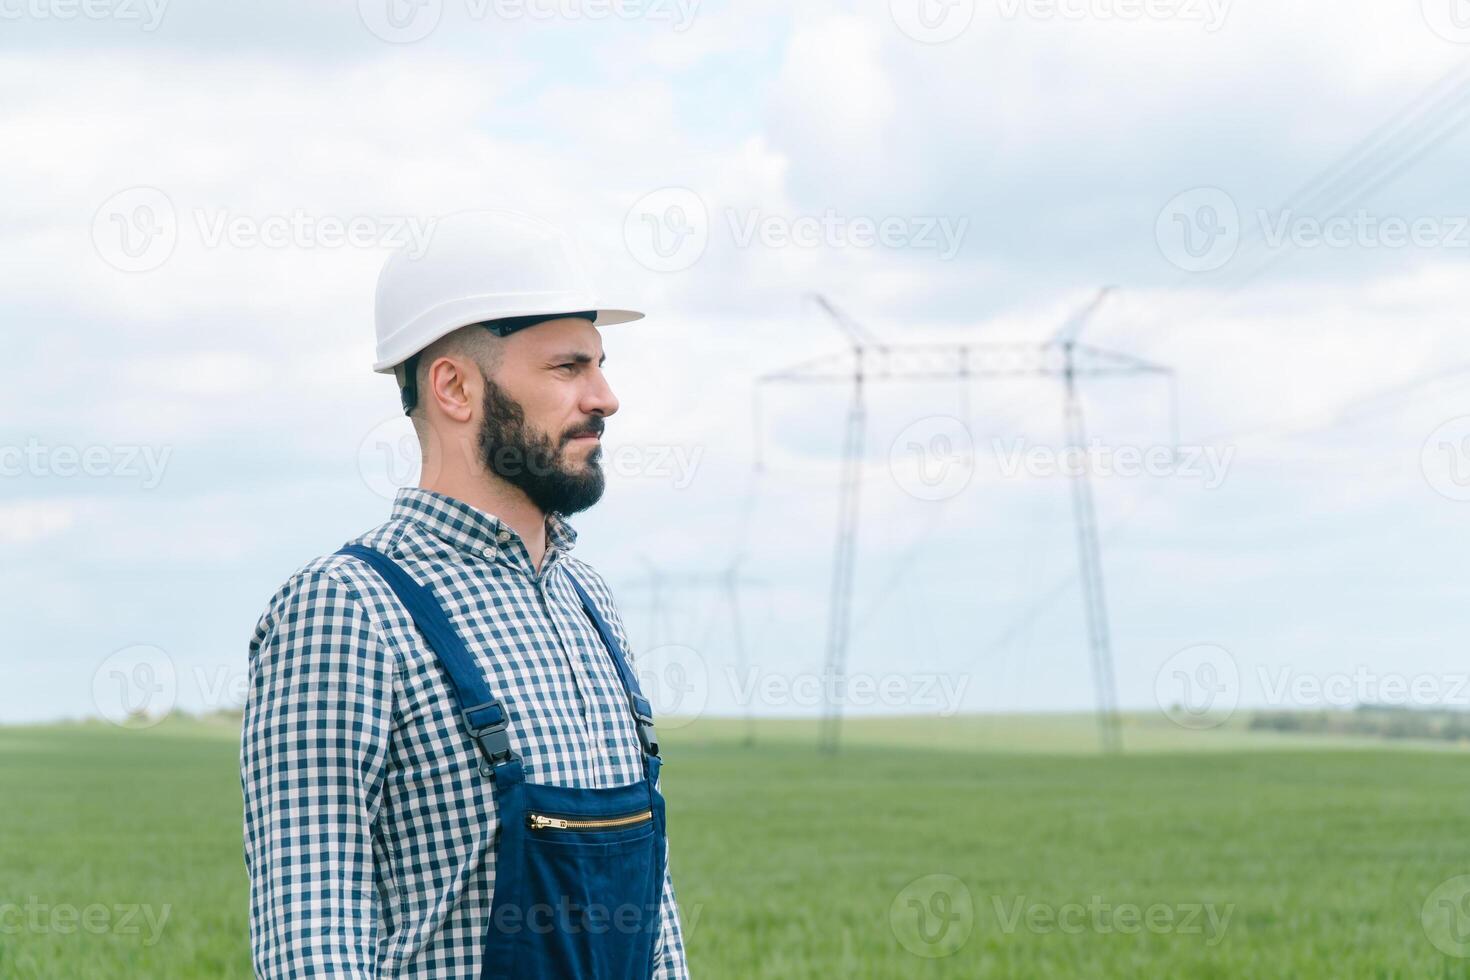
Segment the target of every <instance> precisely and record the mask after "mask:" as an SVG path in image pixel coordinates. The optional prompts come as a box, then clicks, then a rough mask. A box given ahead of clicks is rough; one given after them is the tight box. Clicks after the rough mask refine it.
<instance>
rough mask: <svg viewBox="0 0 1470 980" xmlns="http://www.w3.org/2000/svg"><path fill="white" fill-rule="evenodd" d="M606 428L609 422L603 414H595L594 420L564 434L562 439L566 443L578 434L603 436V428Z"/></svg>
mask: <svg viewBox="0 0 1470 980" xmlns="http://www.w3.org/2000/svg"><path fill="white" fill-rule="evenodd" d="M606 428H607V423H606V422H605V421H603V419H602V417H601V416H593V417H592V420H591V421H589V422H588V423H587V424H586V425H584V426H581V427H580V428H576V429H573V430H572V431H570V432H568V433H567V434H566V435H564V436H562V440H561V441H562V442H564V443H565V442H571V441H572V440H573V439H575V438H577V437H578V436H601V435H602V432H603V430H604V429H606Z"/></svg>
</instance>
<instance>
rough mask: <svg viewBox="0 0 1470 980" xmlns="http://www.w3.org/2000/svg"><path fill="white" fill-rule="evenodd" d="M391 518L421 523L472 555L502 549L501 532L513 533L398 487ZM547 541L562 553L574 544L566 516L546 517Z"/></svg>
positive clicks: (450, 502)
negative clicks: (492, 549) (490, 549)
mask: <svg viewBox="0 0 1470 980" xmlns="http://www.w3.org/2000/svg"><path fill="white" fill-rule="evenodd" d="M393 517H394V518H402V519H404V520H409V521H413V522H415V523H417V524H420V525H422V526H423V527H424V528H425V529H427V530H428V531H429V532H430V533H432V534H433V535H435V536H436V537H438V538H441V539H443V540H444V541H446V542H448V543H449V544H450V545H452V546H453V547H454V548H455V549H457V550H459V551H463V552H466V553H471V554H483V553H484V551H485V549H487V548H499V547H501V546H502V545H501V544H500V540H499V538H498V535H499V534H500V532H501V531H509V532H510V533H511V534H515V533H516V532H515V529H514V528H512V527H511V526H510V525H509V524H506V523H505V522H504V521H502V520H501V519H500V518H498V517H496V516H495V515H493V514H487V513H485V512H484V511H483V510H480V509H479V508H478V507H474V506H471V505H470V504H467V503H465V502H464V501H463V500H457V499H455V498H454V497H450V496H446V495H445V494H442V493H436V492H435V491H433V490H425V489H424V488H423V487H402V488H400V489H399V491H398V496H397V498H396V499H395V500H394V501H393ZM546 542H547V545H548V547H549V548H555V549H556V550H557V551H559V552H561V553H563V554H565V553H566V552H568V551H570V550H571V549H572V545H574V544H576V542H577V532H576V531H575V530H574V529H573V528H572V525H570V524H568V523H567V520H566V518H565V517H563V516H562V515H561V514H558V513H556V512H555V511H553V512H552V513H550V514H547V515H546Z"/></svg>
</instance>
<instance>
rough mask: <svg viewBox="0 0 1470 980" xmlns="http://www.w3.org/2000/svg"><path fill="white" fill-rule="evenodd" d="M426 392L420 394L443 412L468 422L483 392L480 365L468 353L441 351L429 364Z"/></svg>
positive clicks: (445, 414)
mask: <svg viewBox="0 0 1470 980" xmlns="http://www.w3.org/2000/svg"><path fill="white" fill-rule="evenodd" d="M426 380H427V382H428V383H427V384H426V385H425V387H426V388H427V389H428V390H427V391H426V392H420V394H419V397H420V398H426V400H427V401H430V402H432V403H433V404H434V405H435V406H436V407H437V409H438V410H439V411H440V412H441V413H443V415H444V416H445V417H446V418H448V419H450V420H452V421H455V422H468V421H470V419H471V418H472V417H473V416H474V409H475V405H476V404H478V400H479V398H480V397H481V395H482V392H481V390H480V389H481V388H482V387H483V382H482V381H481V380H480V372H479V369H478V368H477V367H476V366H475V364H474V363H473V362H472V361H471V360H470V359H469V358H467V357H457V356H452V355H448V354H446V355H444V356H442V357H436V358H434V360H433V362H432V363H431V364H430V365H429V370H428V376H427V379H426Z"/></svg>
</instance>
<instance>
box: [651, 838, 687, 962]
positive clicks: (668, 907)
mask: <svg viewBox="0 0 1470 980" xmlns="http://www.w3.org/2000/svg"><path fill="white" fill-rule="evenodd" d="M658 916H659V922H658V953H657V956H656V957H655V959H656V960H657V964H656V965H655V967H654V971H653V977H654V980H688V977H689V964H688V962H687V961H686V960H685V958H684V930H683V927H682V926H681V925H680V923H679V906H678V904H677V903H676V902H675V901H674V878H673V875H672V874H670V873H669V851H668V845H667V843H666V844H665V846H664V893H663V901H662V902H661V903H660V905H659V910H658Z"/></svg>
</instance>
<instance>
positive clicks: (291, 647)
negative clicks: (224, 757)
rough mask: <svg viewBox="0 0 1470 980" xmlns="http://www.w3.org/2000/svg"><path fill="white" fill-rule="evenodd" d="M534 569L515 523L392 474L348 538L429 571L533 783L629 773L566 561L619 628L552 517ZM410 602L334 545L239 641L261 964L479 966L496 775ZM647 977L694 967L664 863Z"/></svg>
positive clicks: (418, 968) (423, 972) (608, 674)
mask: <svg viewBox="0 0 1470 980" xmlns="http://www.w3.org/2000/svg"><path fill="white" fill-rule="evenodd" d="M546 526H547V536H548V547H547V551H546V555H545V557H544V559H543V561H542V565H541V570H540V572H539V573H538V572H537V571H536V570H535V569H534V568H533V566H532V564H531V559H530V555H529V553H528V552H527V551H526V548H525V546H524V544H523V543H522V542H521V539H520V537H519V535H517V534H516V532H515V531H513V530H511V529H510V528H509V527H508V526H507V525H504V524H502V523H501V522H500V521H499V520H497V519H496V518H495V517H492V516H491V515H489V514H486V513H485V512H483V511H481V510H478V509H476V508H474V507H471V506H470V505H468V504H465V503H462V502H461V501H458V500H455V499H453V498H451V497H446V496H444V495H442V494H437V493H433V492H431V491H427V490H422V489H418V488H410V489H405V490H401V491H400V492H399V494H398V499H397V500H396V501H395V502H394V505H393V513H392V517H391V519H390V520H389V521H388V522H387V523H385V524H383V525H381V526H379V527H377V528H376V529H374V530H372V531H370V532H368V533H367V534H365V535H363V536H362V537H360V538H357V539H355V540H356V541H357V542H360V543H362V544H366V545H369V546H371V547H374V548H377V549H378V550H380V551H382V552H384V553H385V554H387V555H390V556H392V557H393V558H394V559H395V560H397V561H398V562H399V563H400V564H402V565H403V566H404V567H405V569H406V570H407V571H408V572H409V574H410V575H411V576H412V577H413V578H414V579H416V580H417V581H420V582H424V583H427V584H428V585H429V586H430V587H431V588H432V589H433V591H434V594H435V595H436V596H437V597H438V599H439V601H440V602H441V603H443V604H444V606H445V610H446V612H447V613H448V614H449V616H450V619H451V620H452V621H453V622H454V625H455V627H456V628H457V629H458V630H459V632H460V635H461V636H462V637H463V638H464V641H465V643H466V645H467V646H469V648H470V649H471V650H472V651H483V656H482V657H481V664H482V665H483V667H484V669H485V673H486V679H487V680H488V681H489V683H490V687H491V689H492V690H493V691H494V692H495V693H496V695H497V696H498V697H499V698H500V701H501V703H502V704H504V705H505V707H506V710H507V711H508V712H509V714H510V737H511V743H512V745H513V746H514V747H515V750H516V751H517V752H518V753H520V755H521V758H522V759H523V760H524V763H525V768H526V779H527V781H529V782H533V783H546V784H554V785H562V786H576V787H588V788H600V787H608V786H620V785H624V784H627V783H632V782H636V781H637V780H639V779H641V778H643V775H644V771H643V759H642V750H641V748H640V746H639V742H638V735H637V731H636V730H635V727H634V725H633V722H632V718H631V716H630V715H629V712H628V706H627V701H626V698H625V696H624V693H623V687H622V684H621V683H620V682H619V679H618V673H617V670H616V668H615V667H614V665H613V663H612V661H611V658H610V657H609V655H608V653H607V652H606V650H605V648H604V647H603V645H602V642H601V640H600V639H599V637H598V635H597V631H596V628H595V627H594V626H593V625H592V623H591V622H590V621H589V619H588V617H587V614H586V611H585V610H583V609H582V605H581V602H580V601H579V599H578V597H577V593H576V591H575V590H574V589H573V588H572V585H571V583H570V582H569V581H568V579H567V576H568V574H569V572H573V571H574V572H575V574H576V576H577V580H578V581H579V582H581V583H582V585H583V587H584V588H586V589H587V591H588V592H589V593H590V594H591V596H592V598H593V601H594V602H595V603H596V604H597V606H598V609H599V610H600V611H601V612H602V614H603V616H604V617H605V618H606V619H607V621H608V623H609V624H610V625H611V626H612V628H613V630H614V631H615V632H616V633H617V635H618V639H619V640H621V641H623V644H624V648H625V649H627V635H626V632H625V631H624V629H623V624H622V620H621V619H620V617H619V616H618V612H617V609H616V608H615V607H614V605H613V601H612V596H611V594H610V593H609V592H608V589H607V586H606V584H605V583H604V582H603V581H602V579H601V577H600V576H599V575H598V574H597V573H596V572H595V571H593V570H592V568H591V566H589V565H587V564H586V563H584V562H581V561H579V560H578V559H576V558H572V557H571V556H570V555H568V554H567V552H568V551H569V550H570V549H571V547H572V545H573V543H574V542H575V540H576V533H575V532H574V531H573V530H572V528H571V526H570V525H569V524H567V523H566V521H565V520H564V519H563V518H562V517H561V516H560V515H558V514H552V515H549V516H548V517H547V521H546ZM479 763H480V757H479V754H478V750H477V749H476V747H475V746H474V744H473V743H472V742H471V741H470V740H469V738H468V737H467V736H466V735H465V733H464V730H463V728H461V725H460V719H459V717H458V714H457V712H456V702H455V700H454V695H453V693H452V692H451V690H450V688H449V687H448V686H447V682H446V680H445V677H444V675H443V672H442V671H441V669H440V668H439V666H438V663H437V661H436V659H435V656H434V653H433V651H432V650H431V649H430V648H429V647H428V645H427V644H426V643H425V642H424V641H423V638H422V636H421V635H420V634H419V632H418V631H417V630H416V629H415V628H414V625H413V622H412V620H411V619H410V618H409V614H408V612H407V610H406V609H404V607H403V606H402V604H401V603H399V601H398V599H397V597H396V596H395V595H394V594H393V593H392V591H391V590H390V589H389V588H388V586H387V584H386V583H384V582H383V580H382V579H381V578H379V577H378V575H377V574H376V573H375V572H373V571H372V570H371V569H370V568H368V567H367V566H366V565H365V564H364V563H363V562H361V561H358V560H355V559H351V558H347V557H344V556H340V555H328V556H325V557H322V558H318V559H316V560H315V561H312V562H311V563H310V564H308V565H306V566H305V567H304V568H302V569H301V570H300V571H298V572H297V573H296V574H294V575H293V576H291V578H290V579H289V580H288V581H287V582H286V584H285V585H284V586H283V587H282V588H281V589H280V591H279V592H277V593H276V595H275V596H274V598H272V599H271V601H270V604H269V606H268V607H267V609H266V611H265V614H264V615H263V616H262V617H261V620H260V624H259V625H258V626H257V627H256V630H255V636H254V638H253V639H252V640H251V642H250V694H249V699H248V702H247V705H246V709H245V723H244V733H243V737H242V743H241V752H240V775H241V784H242V787H243V790H244V797H245V860H246V864H247V866H248V868H249V871H250V934H251V948H252V953H253V956H254V961H255V969H256V972H257V973H258V974H259V975H260V976H262V977H269V978H277V977H282V978H284V977H308V976H311V977H315V976H329V977H354V978H368V977H374V978H378V977H381V978H387V977H422V978H425V980H428V978H434V980H443V978H449V977H466V978H477V977H478V976H479V973H480V960H481V957H482V950H483V947H484V943H485V938H486V936H487V934H488V931H489V929H490V900H491V898H492V896H493V895H494V891H495V848H494V846H493V842H494V839H495V831H496V827H497V821H496V813H495V798H494V795H493V782H492V781H491V780H489V779H487V778H486V777H484V776H482V775H481V774H480V770H479ZM659 926H660V928H659V939H658V969H657V972H656V973H655V976H656V977H659V978H682V977H687V976H688V969H687V966H686V964H685V959H684V946H683V940H682V935H681V932H680V926H679V916H678V909H677V907H676V905H675V904H674V892H673V885H672V882H671V880H670V878H669V877H668V875H667V874H666V875H665V878H664V887H663V903H662V907H661V909H660V923H659Z"/></svg>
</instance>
